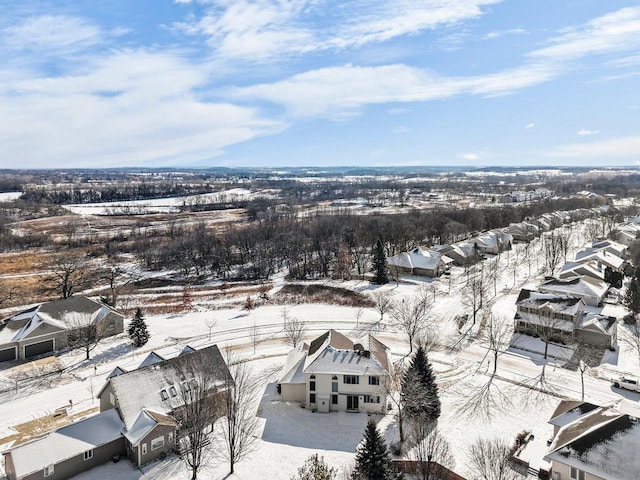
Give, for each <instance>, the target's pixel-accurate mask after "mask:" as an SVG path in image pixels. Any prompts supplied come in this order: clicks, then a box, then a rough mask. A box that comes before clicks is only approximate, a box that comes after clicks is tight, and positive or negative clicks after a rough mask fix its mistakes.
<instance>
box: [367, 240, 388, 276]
mask: <svg viewBox="0 0 640 480" xmlns="http://www.w3.org/2000/svg"><path fill="white" fill-rule="evenodd" d="M372 263H373V280H372V281H371V282H372V283H375V284H377V285H384V284H385V283H389V277H388V276H387V258H386V256H385V254H384V245H383V244H382V240H381V239H380V238H378V241H377V242H376V246H375V247H374V248H373V262H372Z"/></svg>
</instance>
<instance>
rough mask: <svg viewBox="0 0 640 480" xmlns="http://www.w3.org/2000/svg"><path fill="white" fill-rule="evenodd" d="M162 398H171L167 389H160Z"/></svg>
mask: <svg viewBox="0 0 640 480" xmlns="http://www.w3.org/2000/svg"><path fill="white" fill-rule="evenodd" d="M160 398H161V399H162V400H167V399H168V398H169V394H168V393H167V391H166V390H160Z"/></svg>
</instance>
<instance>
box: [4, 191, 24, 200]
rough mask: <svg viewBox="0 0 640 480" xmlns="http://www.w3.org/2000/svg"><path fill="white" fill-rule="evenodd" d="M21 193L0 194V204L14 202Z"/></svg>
mask: <svg viewBox="0 0 640 480" xmlns="http://www.w3.org/2000/svg"><path fill="white" fill-rule="evenodd" d="M20 195H22V192H0V202H15V201H16V200H17V199H18V198H20Z"/></svg>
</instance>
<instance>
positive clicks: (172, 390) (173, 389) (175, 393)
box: [169, 385, 178, 397]
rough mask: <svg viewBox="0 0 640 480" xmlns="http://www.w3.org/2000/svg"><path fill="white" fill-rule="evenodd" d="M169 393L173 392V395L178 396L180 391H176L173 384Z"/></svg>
mask: <svg viewBox="0 0 640 480" xmlns="http://www.w3.org/2000/svg"><path fill="white" fill-rule="evenodd" d="M169 393H171V396H172V397H177V396H178V392H177V391H176V387H174V386H173V385H172V386H171V387H170V388H169Z"/></svg>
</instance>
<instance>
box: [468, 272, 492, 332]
mask: <svg viewBox="0 0 640 480" xmlns="http://www.w3.org/2000/svg"><path fill="white" fill-rule="evenodd" d="M486 291H487V285H486V281H485V279H484V277H483V272H482V269H479V268H477V267H472V268H470V269H469V278H468V279H467V284H466V285H465V286H464V287H463V291H462V304H463V305H464V306H466V307H468V308H469V309H470V310H471V315H472V318H473V325H475V324H476V318H477V315H478V312H480V310H481V309H482V302H483V301H484V297H485V296H486Z"/></svg>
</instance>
